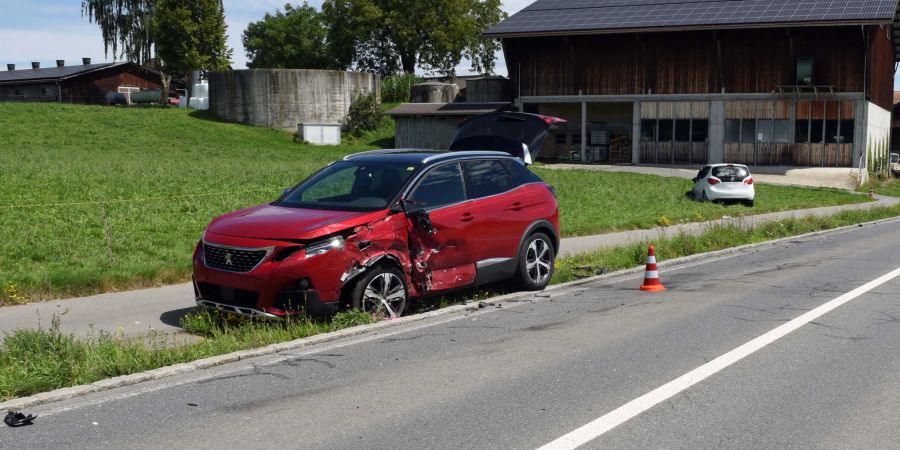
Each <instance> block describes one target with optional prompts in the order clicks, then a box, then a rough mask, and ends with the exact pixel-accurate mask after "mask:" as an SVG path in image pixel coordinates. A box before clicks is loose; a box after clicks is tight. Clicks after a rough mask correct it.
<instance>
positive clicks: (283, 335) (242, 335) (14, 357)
mask: <svg viewBox="0 0 900 450" xmlns="http://www.w3.org/2000/svg"><path fill="white" fill-rule="evenodd" d="M898 215H900V205H898V206H894V207H890V208H873V209H871V210H864V211H850V212H844V213H841V214H838V215H835V216H831V217H824V218H804V219H790V220H783V221H778V222H771V223H766V224H763V225H760V226H757V227H755V228H749V229H748V228H742V227H739V226H714V227H711V228H710V229H709V230H708V231H706V232H705V233H702V234H701V235H698V236H690V235H678V236H674V237H672V238H669V239H662V240H656V241H654V242H653V244H654V246H655V247H656V254H657V259H658V260H659V261H665V260H667V259H672V258H676V257H680V256H687V255H692V254H697V253H701V252H707V251H712V250H720V249H724V248H729V247H734V246H738V245H743V244H750V243H755V242H763V241H768V240H772V239H778V238H782V237H788V236H795V235H798V234H803V233H809V232H813V231H820V230H827V229H832V228H836V227H840V226H844V225H851V224H856V223H861V222H867V221H872V220H878V219H883V218H887V217H895V216H898ZM646 252H647V243H639V244H634V245H631V246H626V247H620V248H612V249H607V250H602V251H597V252H591V253H587V254H583V255H579V256H576V257H570V258H565V259H560V260H558V261H557V269H556V270H557V271H556V275H555V276H554V279H553V283H554V284H556V283H562V282H566V281H572V280H575V279H578V278H584V277H589V276H592V275H594V274H596V273H597V272H598V271H600V270H601V269H602V270H603V271H616V270H621V269H626V268H631V267H637V266H642V265H643V264H644V263H645V261H646V257H647V253H646ZM496 293H500V292H498V291H486V292H484V291H479V292H478V293H477V294H478V295H479V296H480V297H481V296H489V295H491V294H496ZM472 294H473V292H469V293H468V295H469V296H471V295H472ZM465 296H466V294H457V295H455V296H454V297H455V298H460V297H465ZM450 302H452V300H448V299H443V300H439V301H438V302H437V303H438V304H446V303H450ZM369 322H371V317H369V316H368V315H366V314H363V313H359V312H352V311H351V312H345V313H340V314H339V315H338V316H336V317H335V320H334V321H333V322H331V323H318V322H311V321H307V320H302V321H297V322H283V323H272V322H259V321H253V320H248V319H238V320H228V319H226V318H224V317H223V316H221V315H219V314H216V313H213V314H210V313H206V312H198V313H194V314H189V315H188V316H187V317H186V318H185V319H184V320H183V322H182V325H183V326H184V328H185V329H186V330H188V331H190V332H193V333H196V334H199V335H201V336H204V338H205V339H203V340H202V341H200V342H196V343H192V344H182V345H176V346H174V347H173V346H172V345H171V344H172V343H171V342H169V341H168V340H167V339H166V338H165V337H161V338H160V339H158V340H155V341H154V337H153V336H151V337H150V339H149V340H150V341H151V342H155V345H151V346H149V347H148V346H146V345H145V344H144V343H142V342H133V341H132V342H129V341H125V340H122V339H120V338H117V337H116V336H110V335H108V334H101V335H99V336H97V337H95V338H92V339H77V338H74V337H72V336H66V335H62V334H60V333H59V331H58V326H54V327H52V328H51V329H50V330H37V331H35V330H24V331H17V332H15V333H13V334H12V335H10V336H7V337H6V339H5V340H4V341H3V343H2V345H0V401H2V400H6V399H9V398H13V397H20V396H26V395H32V394H35V393H38V392H44V391H48V390H52V389H57V388H61V387H66V386H73V385H77V384H85V383H90V382H93V381H97V380H100V379H103V378H108V377H113V376H117V375H125V374H129V373H135V372H140V371H143V370H149V369H154V368H158V367H162V366H166V365H171V364H176V363H180V362H187V361H192V360H197V359H201V358H204V357H209V356H214V355H220V354H225V353H229V352H233V351H237V350H244V349H248V348H255V347H261V346H264V345H268V344H272V343H276V342H283V341H288V340H291V339H296V338H302V337H306V336H311V335H314V334H318V333H324V332H328V331H333V330H337V329H341V328H346V327H350V326H355V325H360V324H364V323H369Z"/></svg>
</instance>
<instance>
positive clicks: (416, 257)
mask: <svg viewBox="0 0 900 450" xmlns="http://www.w3.org/2000/svg"><path fill="white" fill-rule="evenodd" d="M404 207H405V209H406V213H407V222H408V226H409V230H410V231H409V241H410V245H409V249H410V257H411V259H412V262H413V266H414V271H415V273H416V275H417V278H418V281H419V283H420V285H421V286H420V287H421V289H422V291H423V292H428V291H442V290H447V289H453V288H458V287H462V286H467V285H469V284H472V282H473V281H474V280H475V260H474V256H473V254H472V252H470V251H468V249H467V248H466V246H467V236H468V235H469V234H470V233H471V231H472V229H473V225H474V223H475V220H476V218H475V216H474V215H473V211H472V203H471V202H469V201H466V191H465V184H464V182H463V175H462V169H461V167H460V165H459V163H456V162H454V163H448V164H444V165H441V166H438V167H435V168H434V169H432V170H431V171H429V172H428V173H427V174H425V176H424V177H423V178H422V180H421V181H420V182H419V183H418V185H417V186H416V187H415V188H414V189H413V191H412V193H411V194H410V195H409V196H408V197H407V198H406V199H405V200H404Z"/></svg>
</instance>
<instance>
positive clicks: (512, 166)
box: [500, 159, 543, 186]
mask: <svg viewBox="0 0 900 450" xmlns="http://www.w3.org/2000/svg"><path fill="white" fill-rule="evenodd" d="M500 164H503V167H505V168H506V170H507V171H509V174H510V176H512V179H513V184H514V185H515V186H521V185H523V184H528V183H540V182H542V181H543V180H541V179H540V178H538V176H537V175H535V174H533V173H531V171H530V170H528V169H526V168H525V166H524V165H522V164H520V163H518V162H516V161H513V160H511V159H501V160H500Z"/></svg>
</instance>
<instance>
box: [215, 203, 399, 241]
mask: <svg viewBox="0 0 900 450" xmlns="http://www.w3.org/2000/svg"><path fill="white" fill-rule="evenodd" d="M386 215H387V211H386V210H381V211H375V212H353V211H326V210H321V209H302V208H286V207H282V206H272V205H260V206H254V207H252V208H247V209H242V210H239V211H234V212H231V213H228V214H225V215H222V216H219V217H217V218H215V219H213V221H212V223H210V224H209V227H208V228H207V229H208V230H209V231H210V232H212V233H216V234H224V235H227V236H236V237H245V238H256V239H275V240H279V239H303V240H305V239H315V238H317V237H320V236H325V235H329V234H332V233H337V232H339V231H342V230H346V229H347V228H352V227H355V226H359V225H364V224H367V223H369V222H372V221H374V220H378V219H380V218H382V217H385V216H386Z"/></svg>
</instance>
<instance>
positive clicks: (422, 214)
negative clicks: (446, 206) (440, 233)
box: [406, 209, 437, 234]
mask: <svg viewBox="0 0 900 450" xmlns="http://www.w3.org/2000/svg"><path fill="white" fill-rule="evenodd" d="M406 216H407V217H409V218H410V219H412V221H413V223H414V224H415V225H416V226H417V227H419V228H421V229H422V231H425V232H426V233H428V234H434V233H436V232H437V230H435V229H434V224H432V223H431V216H429V215H428V212H427V211H425V210H424V209H417V210H415V211H411V212H407V213H406Z"/></svg>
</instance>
